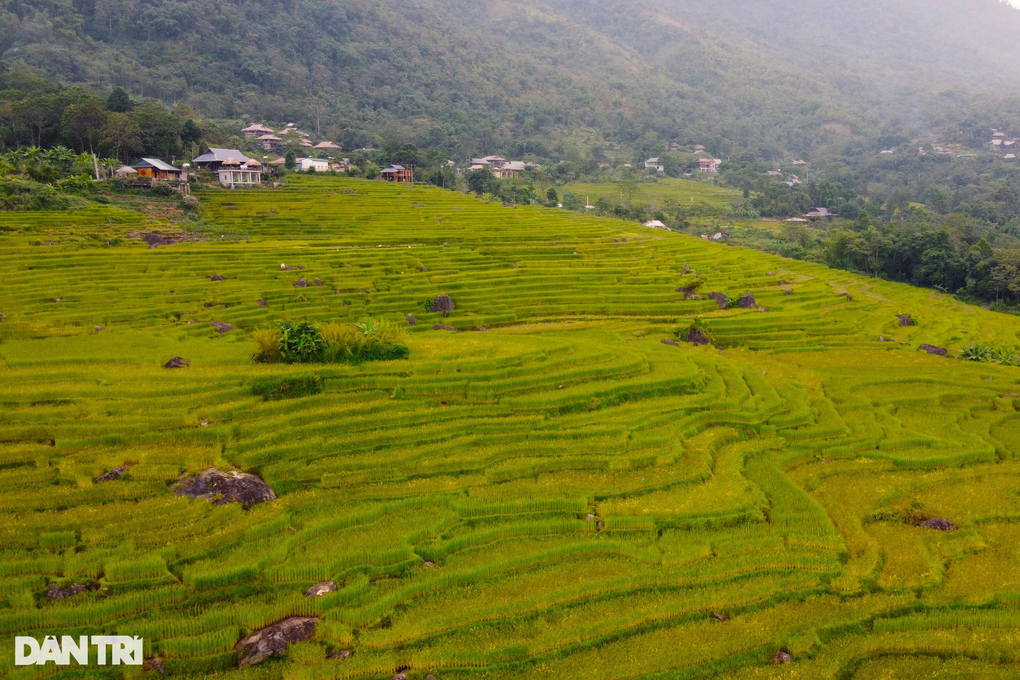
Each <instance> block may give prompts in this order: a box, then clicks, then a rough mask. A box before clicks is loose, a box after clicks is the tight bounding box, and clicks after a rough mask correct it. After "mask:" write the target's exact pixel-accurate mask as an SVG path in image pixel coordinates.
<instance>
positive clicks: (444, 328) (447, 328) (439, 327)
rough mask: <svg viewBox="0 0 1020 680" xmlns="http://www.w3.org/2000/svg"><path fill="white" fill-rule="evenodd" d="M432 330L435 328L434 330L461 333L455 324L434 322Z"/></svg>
mask: <svg viewBox="0 0 1020 680" xmlns="http://www.w3.org/2000/svg"><path fill="white" fill-rule="evenodd" d="M432 330H434V331H450V332H451V333H460V331H458V330H457V329H456V328H454V327H453V326H444V325H443V324H441V323H434V324H432Z"/></svg>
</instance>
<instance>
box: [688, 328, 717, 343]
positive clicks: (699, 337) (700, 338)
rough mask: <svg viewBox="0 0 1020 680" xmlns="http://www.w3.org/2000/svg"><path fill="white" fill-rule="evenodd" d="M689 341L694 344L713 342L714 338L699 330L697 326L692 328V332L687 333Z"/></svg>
mask: <svg viewBox="0 0 1020 680" xmlns="http://www.w3.org/2000/svg"><path fill="white" fill-rule="evenodd" d="M687 342H689V343H691V344H692V345H711V344H712V340H711V339H710V338H709V337H708V336H707V335H705V334H704V333H702V332H701V331H699V330H698V329H697V328H692V329H691V330H690V332H688V333H687Z"/></svg>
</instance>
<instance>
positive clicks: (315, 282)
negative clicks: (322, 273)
mask: <svg viewBox="0 0 1020 680" xmlns="http://www.w3.org/2000/svg"><path fill="white" fill-rule="evenodd" d="M312 283H314V284H315V285H316V286H321V285H322V279H315V280H314V281H312Z"/></svg>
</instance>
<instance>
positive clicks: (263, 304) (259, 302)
mask: <svg viewBox="0 0 1020 680" xmlns="http://www.w3.org/2000/svg"><path fill="white" fill-rule="evenodd" d="M255 304H257V305H258V306H259V309H265V308H266V301H265V300H256V301H255Z"/></svg>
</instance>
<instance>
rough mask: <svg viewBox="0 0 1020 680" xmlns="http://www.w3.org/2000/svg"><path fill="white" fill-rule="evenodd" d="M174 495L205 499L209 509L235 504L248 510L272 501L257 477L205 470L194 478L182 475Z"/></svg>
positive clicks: (233, 471)
mask: <svg viewBox="0 0 1020 680" xmlns="http://www.w3.org/2000/svg"><path fill="white" fill-rule="evenodd" d="M174 493H175V494H177V495H178V496H187V497H188V498H206V499H209V500H211V501H212V502H213V505H226V504H227V503H230V502H233V501H237V502H238V503H240V504H241V505H244V506H246V507H251V506H252V505H258V504H259V503H264V502H266V501H272V500H276V494H275V493H273V490H272V489H271V488H269V485H268V484H266V483H265V482H264V481H263V480H262V478H261V477H258V476H256V475H252V474H248V473H247V472H239V471H237V470H231V471H230V472H223V471H222V470H217V469H216V468H209V469H208V470H206V471H205V472H202V473H200V474H197V475H191V474H188V473H184V474H183V475H181V477H180V479H178V480H177V484H175V485H174Z"/></svg>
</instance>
